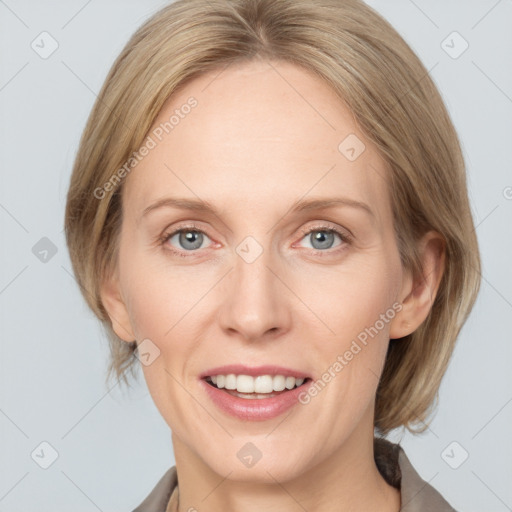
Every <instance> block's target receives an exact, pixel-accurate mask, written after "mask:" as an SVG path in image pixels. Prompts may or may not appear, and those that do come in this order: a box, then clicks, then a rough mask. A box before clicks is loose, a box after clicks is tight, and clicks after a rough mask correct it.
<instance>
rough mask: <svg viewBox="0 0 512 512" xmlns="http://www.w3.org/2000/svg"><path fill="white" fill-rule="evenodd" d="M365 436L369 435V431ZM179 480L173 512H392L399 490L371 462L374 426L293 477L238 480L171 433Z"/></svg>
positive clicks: (373, 460) (397, 505)
mask: <svg viewBox="0 0 512 512" xmlns="http://www.w3.org/2000/svg"><path fill="white" fill-rule="evenodd" d="M368 434H369V435H368ZM173 446H174V452H175V457H176V469H177V474H178V482H179V508H178V512H187V511H189V510H206V509H207V510H208V511H209V512H221V511H222V512H225V511H232V510H243V511H244V512H253V511H254V512H256V511H260V510H268V511H280V512H283V511H290V512H291V511H297V512H299V511H304V510H307V511H308V512H327V511H332V510H340V511H349V510H350V511H351V512H356V511H361V512H363V511H364V512H373V511H375V512H377V511H379V512H397V511H398V510H399V509H400V491H399V490H398V489H396V488H394V487H392V486H390V485H388V484H387V483H386V481H385V480H384V478H383V477H382V476H381V475H380V473H379V471H378V469H377V466H376V464H375V459H374V452H373V430H372V431H371V432H360V431H358V432H354V433H352V435H351V437H350V438H349V439H348V440H347V441H346V442H345V443H344V444H343V445H342V446H341V447H340V448H339V449H338V450H337V451H336V452H334V453H332V454H331V456H330V457H329V458H328V459H325V460H323V461H321V462H320V463H319V464H317V465H315V466H314V467H310V468H308V470H307V471H306V472H303V473H301V474H299V475H298V476H297V477H295V478H293V479H289V480H286V481H277V480H276V479H275V478H273V477H272V475H270V474H269V473H268V472H265V471H262V473H264V475H262V477H261V479H255V480H254V481H237V480H231V479H230V478H229V472H228V474H226V475H219V474H217V473H216V472H214V471H213V470H212V469H211V468H210V467H209V466H208V465H207V464H205V462H204V461H203V460H202V459H201V458H200V457H198V456H197V454H196V453H195V452H193V451H191V450H190V449H189V447H188V446H186V445H185V444H184V443H182V442H181V441H180V439H179V438H178V437H177V436H176V435H175V434H174V433H173Z"/></svg>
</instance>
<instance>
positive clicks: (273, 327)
mask: <svg viewBox="0 0 512 512" xmlns="http://www.w3.org/2000/svg"><path fill="white" fill-rule="evenodd" d="M190 97H193V98H194V99H195V101H194V100H189V98H190ZM184 105H189V107H184ZM191 105H193V106H191ZM172 116H174V118H172V120H171V121H170V119H171V117H172ZM165 123H167V125H166V124H165ZM149 135H150V137H151V138H152V141H153V142H150V141H149V140H146V141H145V144H146V145H147V148H148V149H147V151H145V150H142V151H141V152H140V155H139V156H141V155H142V153H146V152H147V154H146V156H141V161H140V162H139V163H138V164H137V166H136V167H135V168H134V169H133V170H132V171H131V172H130V174H129V176H128V177H127V178H126V182H125V183H124V191H123V224H122V230H121V235H120V246H119V260H118V268H117V275H118V281H116V282H115V283H116V286H118V290H119V294H120V305H119V306H118V309H116V310H115V311H114V312H113V315H111V316H113V317H115V319H114V326H115V328H116V332H117V333H118V334H119V335H120V336H121V337H123V339H126V340H127V341H132V340H133V339H134V338H135V339H136V340H137V342H138V343H142V342H143V340H146V341H144V342H143V343H144V344H143V345H142V347H140V349H141V350H140V352H141V353H142V356H141V360H142V368H143V371H144V375H145V379H146V381H147V384H148V387H149V390H150V393H151V395H152V397H153V399H154V401H155V404H156V406H157V407H158V409H159V410H160V412H161V414H162V416H163V417H164V418H165V420H166V421H167V423H168V424H169V426H170V427H171V430H172V432H173V442H174V447H175V453H176V456H177V459H178V457H187V458H188V460H189V461H195V463H196V464H203V465H204V466H203V467H204V468H207V469H208V470H212V471H214V472H216V473H217V474H219V475H223V476H226V475H228V474H230V478H233V479H239V480H251V481H255V480H259V481H273V479H274V478H275V479H276V480H277V481H280V482H281V481H286V480H288V479H291V478H293V477H296V476H298V475H301V474H304V473H305V472H306V470H309V469H311V468H314V467H315V466H316V465H317V464H319V463H321V462H325V461H327V460H328V459H331V458H333V457H335V456H336V454H338V455H340V454H342V453H346V454H347V456H348V453H349V451H348V448H347V447H349V446H350V445H351V444H353V443H356V440H357V443H360V442H362V439H365V440H366V441H365V443H366V442H367V441H368V440H371V438H372V437H373V408H374V400H375V394H376V388H377V384H378V379H379V376H380V374H381V370H382V367H383V363H384V358H385V354H386V349H387V345H388V341H389V337H390V335H391V337H393V336H392V335H393V332H392V329H393V325H394V323H395V322H396V321H397V318H398V311H399V309H400V304H399V303H400V299H401V298H403V297H401V290H402V286H403V284H404V282H405V274H403V271H402V268H401V264H400V258H399V253H398V249H397V244H396V241H395V237H394V230H393V221H392V211H391V204H390V198H389V194H388V187H387V183H388V171H387V169H386V167H385V165H384V162H383V161H382V160H381V159H380V157H379V156H378V155H377V153H376V150H375V148H374V147H373V146H372V145H371V144H370V143H369V141H367V140H366V139H365V138H364V137H363V135H362V134H361V132H360V130H359V129H358V128H357V127H356V124H355V123H354V121H353V118H352V116H351V115H350V113H349V111H348V110H347V109H346V108H345V107H344V106H343V105H342V104H341V102H340V101H339V100H338V99H337V97H336V96H335V95H334V93H333V92H332V91H331V90H330V89H329V88H328V86H327V85H325V84H324V83H323V82H322V81H320V80H319V79H318V78H315V77H314V76H313V75H311V74H309V73H308V72H306V71H304V70H301V69H300V68H298V67H295V66H293V65H291V64H287V63H283V62H273V63H272V65H270V64H269V63H262V62H256V61H253V62H250V63H245V64H238V65H234V64H232V65H231V66H229V67H227V68H226V69H224V70H223V71H222V72H219V71H216V72H211V73H208V74H205V75H202V76H201V77H199V78H197V79H195V80H194V81H192V82H190V83H188V84H187V85H186V86H185V87H184V88H183V89H181V90H180V91H179V92H178V93H176V94H175V95H174V96H173V97H172V98H171V100H170V101H168V102H167V103H166V104H165V105H164V108H163V109H162V111H161V112H160V114H159V116H158V118H157V119H156V121H155V123H154V126H153V127H152V129H151V131H150V133H149ZM160 139H161V140H160ZM153 146H154V147H153ZM165 201H167V202H165ZM319 201H322V203H320V202H319ZM206 203H207V204H208V205H209V206H210V207H211V209H205V208H202V207H200V205H201V204H203V205H204V204H206ZM158 204H160V206H158ZM179 230H181V231H179ZM233 365H237V367H236V368H221V367H224V366H233ZM263 366H265V367H267V368H259V367H263ZM212 375H235V376H237V375H249V376H250V375H260V376H263V375H270V377H262V378H259V379H253V378H247V377H241V378H238V377H233V376H230V377H227V378H226V379H225V378H224V377H218V378H217V379H216V380H217V383H218V384H219V385H220V386H222V381H225V382H224V385H228V387H233V386H234V385H235V384H236V385H237V386H238V390H239V391H244V390H245V391H249V390H250V387H251V386H254V385H256V386H257V390H259V391H260V392H261V393H259V394H258V396H259V397H260V398H255V395H254V394H253V395H250V396H251V398H249V396H247V395H245V397H235V396H233V394H234V392H233V391H231V392H228V391H226V389H225V388H224V390H219V389H217V388H215V389H214V388H213V387H212V384H210V383H208V382H207V380H206V379H205V377H207V376H212ZM294 376H295V377H299V378H307V380H305V381H304V383H303V384H302V386H300V388H299V389H297V390H295V391H294V390H287V388H286V387H285V390H284V391H281V392H280V393H278V394H276V395H275V396H274V397H268V396H269V395H268V394H264V393H266V392H268V391H269V390H270V389H273V388H269V386H274V385H275V386H276V389H282V388H283V386H286V384H288V385H289V386H293V385H296V384H300V380H299V381H298V382H297V381H296V380H294V379H293V378H290V379H284V378H283V377H294ZM269 379H270V380H269ZM315 382H316V384H315ZM244 386H248V387H247V388H245V387H244ZM260 386H262V387H260ZM313 388H316V392H315V390H314V389H313ZM261 397H265V398H261ZM269 475H272V476H269Z"/></svg>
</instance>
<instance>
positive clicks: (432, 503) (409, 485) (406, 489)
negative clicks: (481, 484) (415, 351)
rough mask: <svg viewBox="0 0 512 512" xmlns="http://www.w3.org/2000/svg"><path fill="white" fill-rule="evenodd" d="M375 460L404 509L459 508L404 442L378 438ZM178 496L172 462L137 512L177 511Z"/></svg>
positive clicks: (431, 511) (446, 511)
mask: <svg viewBox="0 0 512 512" xmlns="http://www.w3.org/2000/svg"><path fill="white" fill-rule="evenodd" d="M375 462H376V464H377V467H378V469H379V471H380V473H381V474H382V476H383V477H384V479H385V480H386V481H387V482H388V483H389V484H390V485H393V486H394V487H396V488H397V489H400V496H401V502H402V504H401V507H400V511H401V512H434V511H435V512H455V509H454V508H453V507H452V506H450V504H449V503H448V502H447V501H446V500H445V499H444V498H443V497H442V496H441V494H439V492H438V491H436V490H435V489H434V488H433V487H432V486H431V485H429V484H428V483H427V482H425V481H424V480H423V479H422V478H421V477H420V476H419V475H418V473H417V472H416V470H415V469H414V467H413V466H412V464H411V463H410V462H409V459H408V458H407V456H406V455H405V452H404V451H403V449H402V447H401V446H400V445H398V444H393V443H390V442H389V441H386V440H384V439H378V438H375ZM178 497H179V491H178V477H177V473H176V466H172V467H171V468H170V469H169V470H167V472H166V473H165V474H164V475H163V476H162V478H161V479H160V481H159V482H158V483H157V484H156V486H155V487H154V488H153V490H152V491H151V492H150V493H149V495H148V496H147V497H146V499H145V500H144V501H143V502H142V503H141V504H140V505H139V506H138V507H137V508H136V509H135V510H134V511H133V512H177V511H178Z"/></svg>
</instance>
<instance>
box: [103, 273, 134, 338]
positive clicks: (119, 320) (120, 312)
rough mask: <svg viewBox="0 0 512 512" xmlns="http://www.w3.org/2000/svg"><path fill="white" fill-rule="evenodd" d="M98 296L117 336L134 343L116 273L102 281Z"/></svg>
mask: <svg viewBox="0 0 512 512" xmlns="http://www.w3.org/2000/svg"><path fill="white" fill-rule="evenodd" d="M100 296H101V301H102V302H103V306H104V307H105V309H106V310H107V313H108V316H109V317H110V321H111V322H112V329H113V330H114V332H115V333H116V334H117V336H119V338H121V339H122V340H124V341H128V342H132V341H135V335H134V334H133V330H132V326H131V323H130V316H129V314H128V309H127V307H126V304H125V301H124V300H123V297H122V294H121V289H120V286H119V277H118V275H117V271H116V272H113V273H112V275H111V276H109V277H108V278H106V279H105V280H104V281H103V283H102V284H101V290H100Z"/></svg>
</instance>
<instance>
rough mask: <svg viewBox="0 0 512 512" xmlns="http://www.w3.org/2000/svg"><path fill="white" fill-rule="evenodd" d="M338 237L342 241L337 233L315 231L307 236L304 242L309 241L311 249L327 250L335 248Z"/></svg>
mask: <svg viewBox="0 0 512 512" xmlns="http://www.w3.org/2000/svg"><path fill="white" fill-rule="evenodd" d="M336 237H338V238H339V239H340V240H341V236H340V235H339V234H338V233H336V232H335V231H332V230H329V229H314V230H312V231H310V232H309V233H307V234H306V236H305V237H304V240H307V241H309V243H310V247H311V249H316V250H325V249H331V248H332V247H333V246H334V243H335V240H336ZM340 243H341V242H340ZM337 245H339V244H337Z"/></svg>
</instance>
